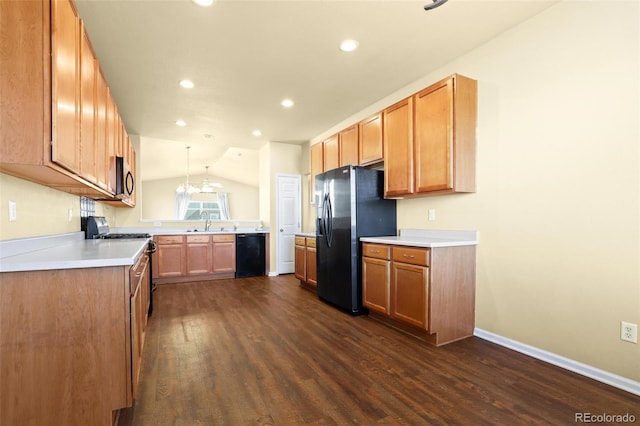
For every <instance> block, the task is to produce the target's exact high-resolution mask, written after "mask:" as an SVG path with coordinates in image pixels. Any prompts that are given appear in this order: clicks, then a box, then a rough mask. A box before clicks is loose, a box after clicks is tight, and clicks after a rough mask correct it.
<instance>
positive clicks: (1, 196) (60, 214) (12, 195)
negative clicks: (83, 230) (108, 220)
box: [0, 174, 115, 240]
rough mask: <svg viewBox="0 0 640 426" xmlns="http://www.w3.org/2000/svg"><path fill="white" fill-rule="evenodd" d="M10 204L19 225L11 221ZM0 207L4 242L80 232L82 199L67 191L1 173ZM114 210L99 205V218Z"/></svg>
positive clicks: (97, 204) (0, 222)
mask: <svg viewBox="0 0 640 426" xmlns="http://www.w3.org/2000/svg"><path fill="white" fill-rule="evenodd" d="M9 201H14V202H15V203H16V212H17V215H16V218H17V220H16V221H15V222H9V208H8V205H9ZM0 206H1V207H2V208H0V240H11V239H15V238H26V237H35V236H40V235H53V234H64V233H67V232H77V231H80V197H77V196H75V195H71V194H67V193H66V192H62V191H58V190H55V189H51V188H48V187H46V186H42V185H38V184H35V183H32V182H29V181H26V180H22V179H18V178H15V177H13V176H9V175H5V174H0ZM69 210H71V215H72V216H71V220H69ZM114 210H115V209H114V208H112V207H110V206H106V205H103V204H100V203H96V214H98V215H105V216H112V213H113V211H114Z"/></svg>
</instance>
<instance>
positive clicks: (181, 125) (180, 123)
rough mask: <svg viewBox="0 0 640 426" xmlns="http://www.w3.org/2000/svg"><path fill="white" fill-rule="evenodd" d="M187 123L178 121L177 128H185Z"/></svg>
mask: <svg viewBox="0 0 640 426" xmlns="http://www.w3.org/2000/svg"><path fill="white" fill-rule="evenodd" d="M186 125H187V123H185V122H184V120H178V121H176V126H180V127H184V126H186Z"/></svg>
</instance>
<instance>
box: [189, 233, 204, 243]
mask: <svg viewBox="0 0 640 426" xmlns="http://www.w3.org/2000/svg"><path fill="white" fill-rule="evenodd" d="M208 242H209V235H187V243H208Z"/></svg>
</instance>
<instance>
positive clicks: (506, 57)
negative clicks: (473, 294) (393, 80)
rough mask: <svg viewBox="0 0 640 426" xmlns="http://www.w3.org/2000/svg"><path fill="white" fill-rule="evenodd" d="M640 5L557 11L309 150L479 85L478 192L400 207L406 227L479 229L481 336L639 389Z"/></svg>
mask: <svg viewBox="0 0 640 426" xmlns="http://www.w3.org/2000/svg"><path fill="white" fill-rule="evenodd" d="M638 5H639V3H638V2H632V1H626V2H625V1H620V2H604V3H603V2H563V3H560V4H558V5H556V6H553V7H552V8H550V9H548V10H546V11H545V12H543V13H541V14H540V15H538V16H536V17H534V18H533V19H531V20H529V21H527V22H525V23H523V24H521V25H519V26H517V27H515V28H513V29H512V30H510V31H508V32H506V33H504V34H502V35H501V36H499V37H497V38H496V39H494V40H493V41H491V42H489V43H487V44H485V45H483V46H482V47H480V48H478V49H475V50H473V51H471V52H470V53H468V54H467V55H464V56H462V57H460V58H458V59H457V60H456V61H454V62H452V63H450V64H448V65H447V66H445V67H443V68H441V69H439V70H437V71H435V72H433V73H432V74H429V75H427V76H425V77H424V78H423V79H421V80H420V81H417V82H415V83H413V84H411V85H410V86H408V87H406V88H404V89H402V90H400V91H398V92H397V93H394V94H393V95H391V96H389V97H388V98H386V99H383V100H382V101H381V102H379V103H377V104H376V105H372V106H371V107H369V108H368V109H367V110H365V111H362V112H361V113H359V114H356V115H354V116H353V117H350V118H349V119H347V120H345V121H344V122H343V123H340V124H339V125H337V126H336V127H334V128H332V129H329V130H327V132H325V133H323V134H322V135H318V137H316V138H314V140H313V141H312V142H315V141H319V140H322V139H323V138H324V137H326V136H328V135H330V134H332V133H335V131H337V130H340V129H341V128H344V127H346V126H347V125H349V124H351V123H353V122H356V121H357V120H359V119H361V118H364V117H366V116H368V115H369V114H371V113H373V112H376V111H379V110H381V109H382V108H384V107H385V106H387V105H391V104H392V103H393V102H394V101H396V100H399V99H402V98H403V97H405V96H407V95H410V94H412V93H414V92H416V91H417V90H419V89H421V88H423V87H426V86H428V85H429V84H431V83H433V82H435V81H437V80H439V79H441V78H443V77H445V76H446V75H449V74H451V73H454V72H458V73H461V74H464V75H467V76H470V77H473V78H475V79H477V80H478V82H479V96H478V98H479V105H478V111H479V122H478V133H477V135H478V162H477V164H478V170H477V182H478V187H477V192H476V193H475V194H457V195H449V196H439V197H429V198H418V199H410V200H401V201H400V202H399V203H398V224H399V226H400V228H414V227H415V228H437V229H476V230H479V231H480V245H479V246H478V259H477V266H478V271H477V302H476V325H477V327H479V328H481V329H484V330H486V331H489V332H492V333H496V334H498V335H501V336H504V337H507V338H510V339H514V340H517V341H520V342H523V343H526V344H529V345H532V346H535V347H537V348H540V349H544V350H547V351H550V352H553V353H556V354H559V355H562V356H565V357H568V358H570V359H573V360H576V361H579V362H582V363H585V364H588V365H591V366H594V367H597V368H600V369H603V370H605V371H608V372H612V373H615V374H618V375H621V376H624V377H627V378H629V379H632V380H635V381H639V380H640V345H634V344H631V343H627V342H622V341H621V340H620V321H621V320H624V321H628V322H632V323H636V324H638V323H640V274H639V272H640V271H639V266H638V265H639V264H640V249H639V245H640V199H639V197H640V186H639V170H640V161H639V160H640V155H639V130H640V124H639V121H638V117H639V116H640V110H639V107H638V100H639V94H640V92H639V89H640V86H639V81H638V80H639V76H640V68H639V56H638V55H639V50H640V49H639V47H640V46H639V22H638V17H639V12H640V11H639V6H638ZM431 208H433V209H435V210H436V220H435V221H431V222H430V221H427V210H428V209H431ZM307 220H309V219H308V218H307ZM307 225H308V223H307ZM307 225H305V227H308V226H307Z"/></svg>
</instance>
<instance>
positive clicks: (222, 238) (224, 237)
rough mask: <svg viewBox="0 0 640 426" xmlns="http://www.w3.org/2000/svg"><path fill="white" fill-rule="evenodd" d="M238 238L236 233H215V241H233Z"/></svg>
mask: <svg viewBox="0 0 640 426" xmlns="http://www.w3.org/2000/svg"><path fill="white" fill-rule="evenodd" d="M235 240H236V236H235V234H225V235H214V236H213V242H214V243H232V242H234V241H235Z"/></svg>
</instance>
